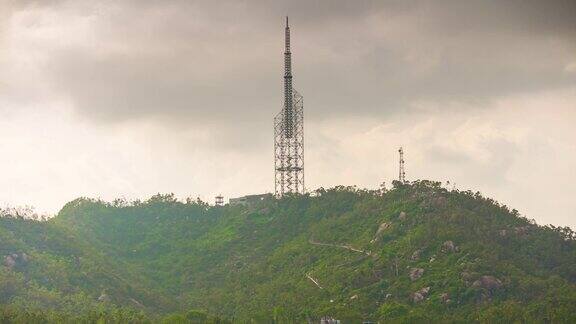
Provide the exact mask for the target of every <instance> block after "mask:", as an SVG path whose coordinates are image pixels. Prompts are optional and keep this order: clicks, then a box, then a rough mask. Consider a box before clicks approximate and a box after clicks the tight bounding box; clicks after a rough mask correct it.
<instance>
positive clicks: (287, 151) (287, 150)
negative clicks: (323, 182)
mask: <svg viewBox="0 0 576 324" xmlns="http://www.w3.org/2000/svg"><path fill="white" fill-rule="evenodd" d="M284 37H285V38H284V41H285V50H284V105H283V107H282V110H281V111H280V112H279V113H278V114H277V115H276V116H275V117H274V193H275V195H276V197H282V196H284V195H285V194H287V193H299V194H303V193H304V191H305V187H304V99H303V97H302V95H300V94H299V93H298V92H297V91H296V90H294V88H293V87H292V53H291V52H290V26H289V25H288V17H286V28H285V31H284Z"/></svg>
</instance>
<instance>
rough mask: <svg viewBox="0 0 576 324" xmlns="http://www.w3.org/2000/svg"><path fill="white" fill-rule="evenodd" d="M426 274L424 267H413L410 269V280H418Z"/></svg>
mask: <svg viewBox="0 0 576 324" xmlns="http://www.w3.org/2000/svg"><path fill="white" fill-rule="evenodd" d="M423 274H424V269H422V268H412V269H410V274H409V276H410V280H412V281H414V280H418V279H420V277H422V275H423Z"/></svg>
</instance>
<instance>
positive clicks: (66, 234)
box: [0, 181, 576, 323]
mask: <svg viewBox="0 0 576 324" xmlns="http://www.w3.org/2000/svg"><path fill="white" fill-rule="evenodd" d="M0 257H2V258H3V264H4V265H3V266H2V267H0V304H2V305H3V306H2V308H0V314H2V315H0V316H3V317H0V321H3V322H6V321H14V322H18V321H20V322H28V321H48V322H86V323H91V322H97V321H104V322H118V323H120V322H130V321H132V322H147V321H152V322H157V321H164V322H168V323H186V322H213V323H222V322H224V320H223V319H227V320H229V321H235V322H238V321H245V320H253V321H256V322H272V321H275V322H289V321H294V322H306V321H307V320H309V319H314V320H316V319H318V318H319V317H320V316H325V315H328V316H332V317H335V318H338V319H341V320H343V321H344V322H349V323H358V322H360V321H361V320H371V321H383V320H387V321H397V322H405V321H410V322H421V321H433V322H438V321H444V322H490V323H492V322H504V323H509V322H514V321H518V322H553V323H562V322H565V323H569V322H572V323H574V322H576V235H575V233H574V232H573V231H572V230H570V229H569V228H556V227H552V226H545V227H543V226H538V225H536V224H534V222H532V221H530V220H528V219H526V218H523V217H520V215H518V213H517V212H516V211H515V210H509V209H508V208H507V207H506V206H501V205H500V204H498V203H497V202H495V201H493V200H491V199H487V198H484V197H482V196H481V195H480V194H478V193H472V192H460V191H456V190H454V191H450V190H446V189H444V188H442V187H441V186H440V185H439V183H435V182H429V181H419V182H414V183H411V184H400V183H395V185H394V188H393V189H392V190H375V191H368V190H358V189H356V188H350V187H336V188H333V189H329V190H324V189H320V190H317V191H316V192H315V193H314V195H312V196H310V195H303V196H300V195H298V196H291V197H286V198H284V199H281V200H276V199H273V198H270V199H265V200H263V201H261V202H258V203H255V204H253V205H250V206H224V207H211V206H208V205H207V204H205V203H203V202H201V201H195V200H189V201H186V202H179V201H177V200H176V199H175V198H174V196H173V195H157V196H154V197H152V198H150V199H149V200H147V201H144V202H139V201H136V202H125V201H122V200H117V201H115V202H113V203H106V202H102V201H97V200H91V199H84V198H82V199H77V200H75V201H72V202H70V203H68V204H67V205H66V206H64V208H63V209H62V210H61V211H60V213H59V214H58V215H57V217H55V218H53V219H50V220H48V221H33V220H26V219H20V218H6V217H5V218H1V219H0ZM44 310H50V311H49V312H45V311H44ZM195 310H201V311H195ZM206 314H211V315H210V316H208V315H206ZM26 316H28V317H26ZM215 316H219V318H217V317H215ZM35 319H36V320H35Z"/></svg>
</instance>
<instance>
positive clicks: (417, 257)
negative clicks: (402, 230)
mask: <svg viewBox="0 0 576 324" xmlns="http://www.w3.org/2000/svg"><path fill="white" fill-rule="evenodd" d="M421 253H422V250H420V249H418V250H416V251H414V253H412V256H410V260H412V261H418V260H420V254H421Z"/></svg>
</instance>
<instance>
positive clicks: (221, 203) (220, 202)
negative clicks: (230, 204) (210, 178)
mask: <svg viewBox="0 0 576 324" xmlns="http://www.w3.org/2000/svg"><path fill="white" fill-rule="evenodd" d="M214 205H216V206H224V197H222V195H218V196H216V198H215V199H214Z"/></svg>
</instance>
